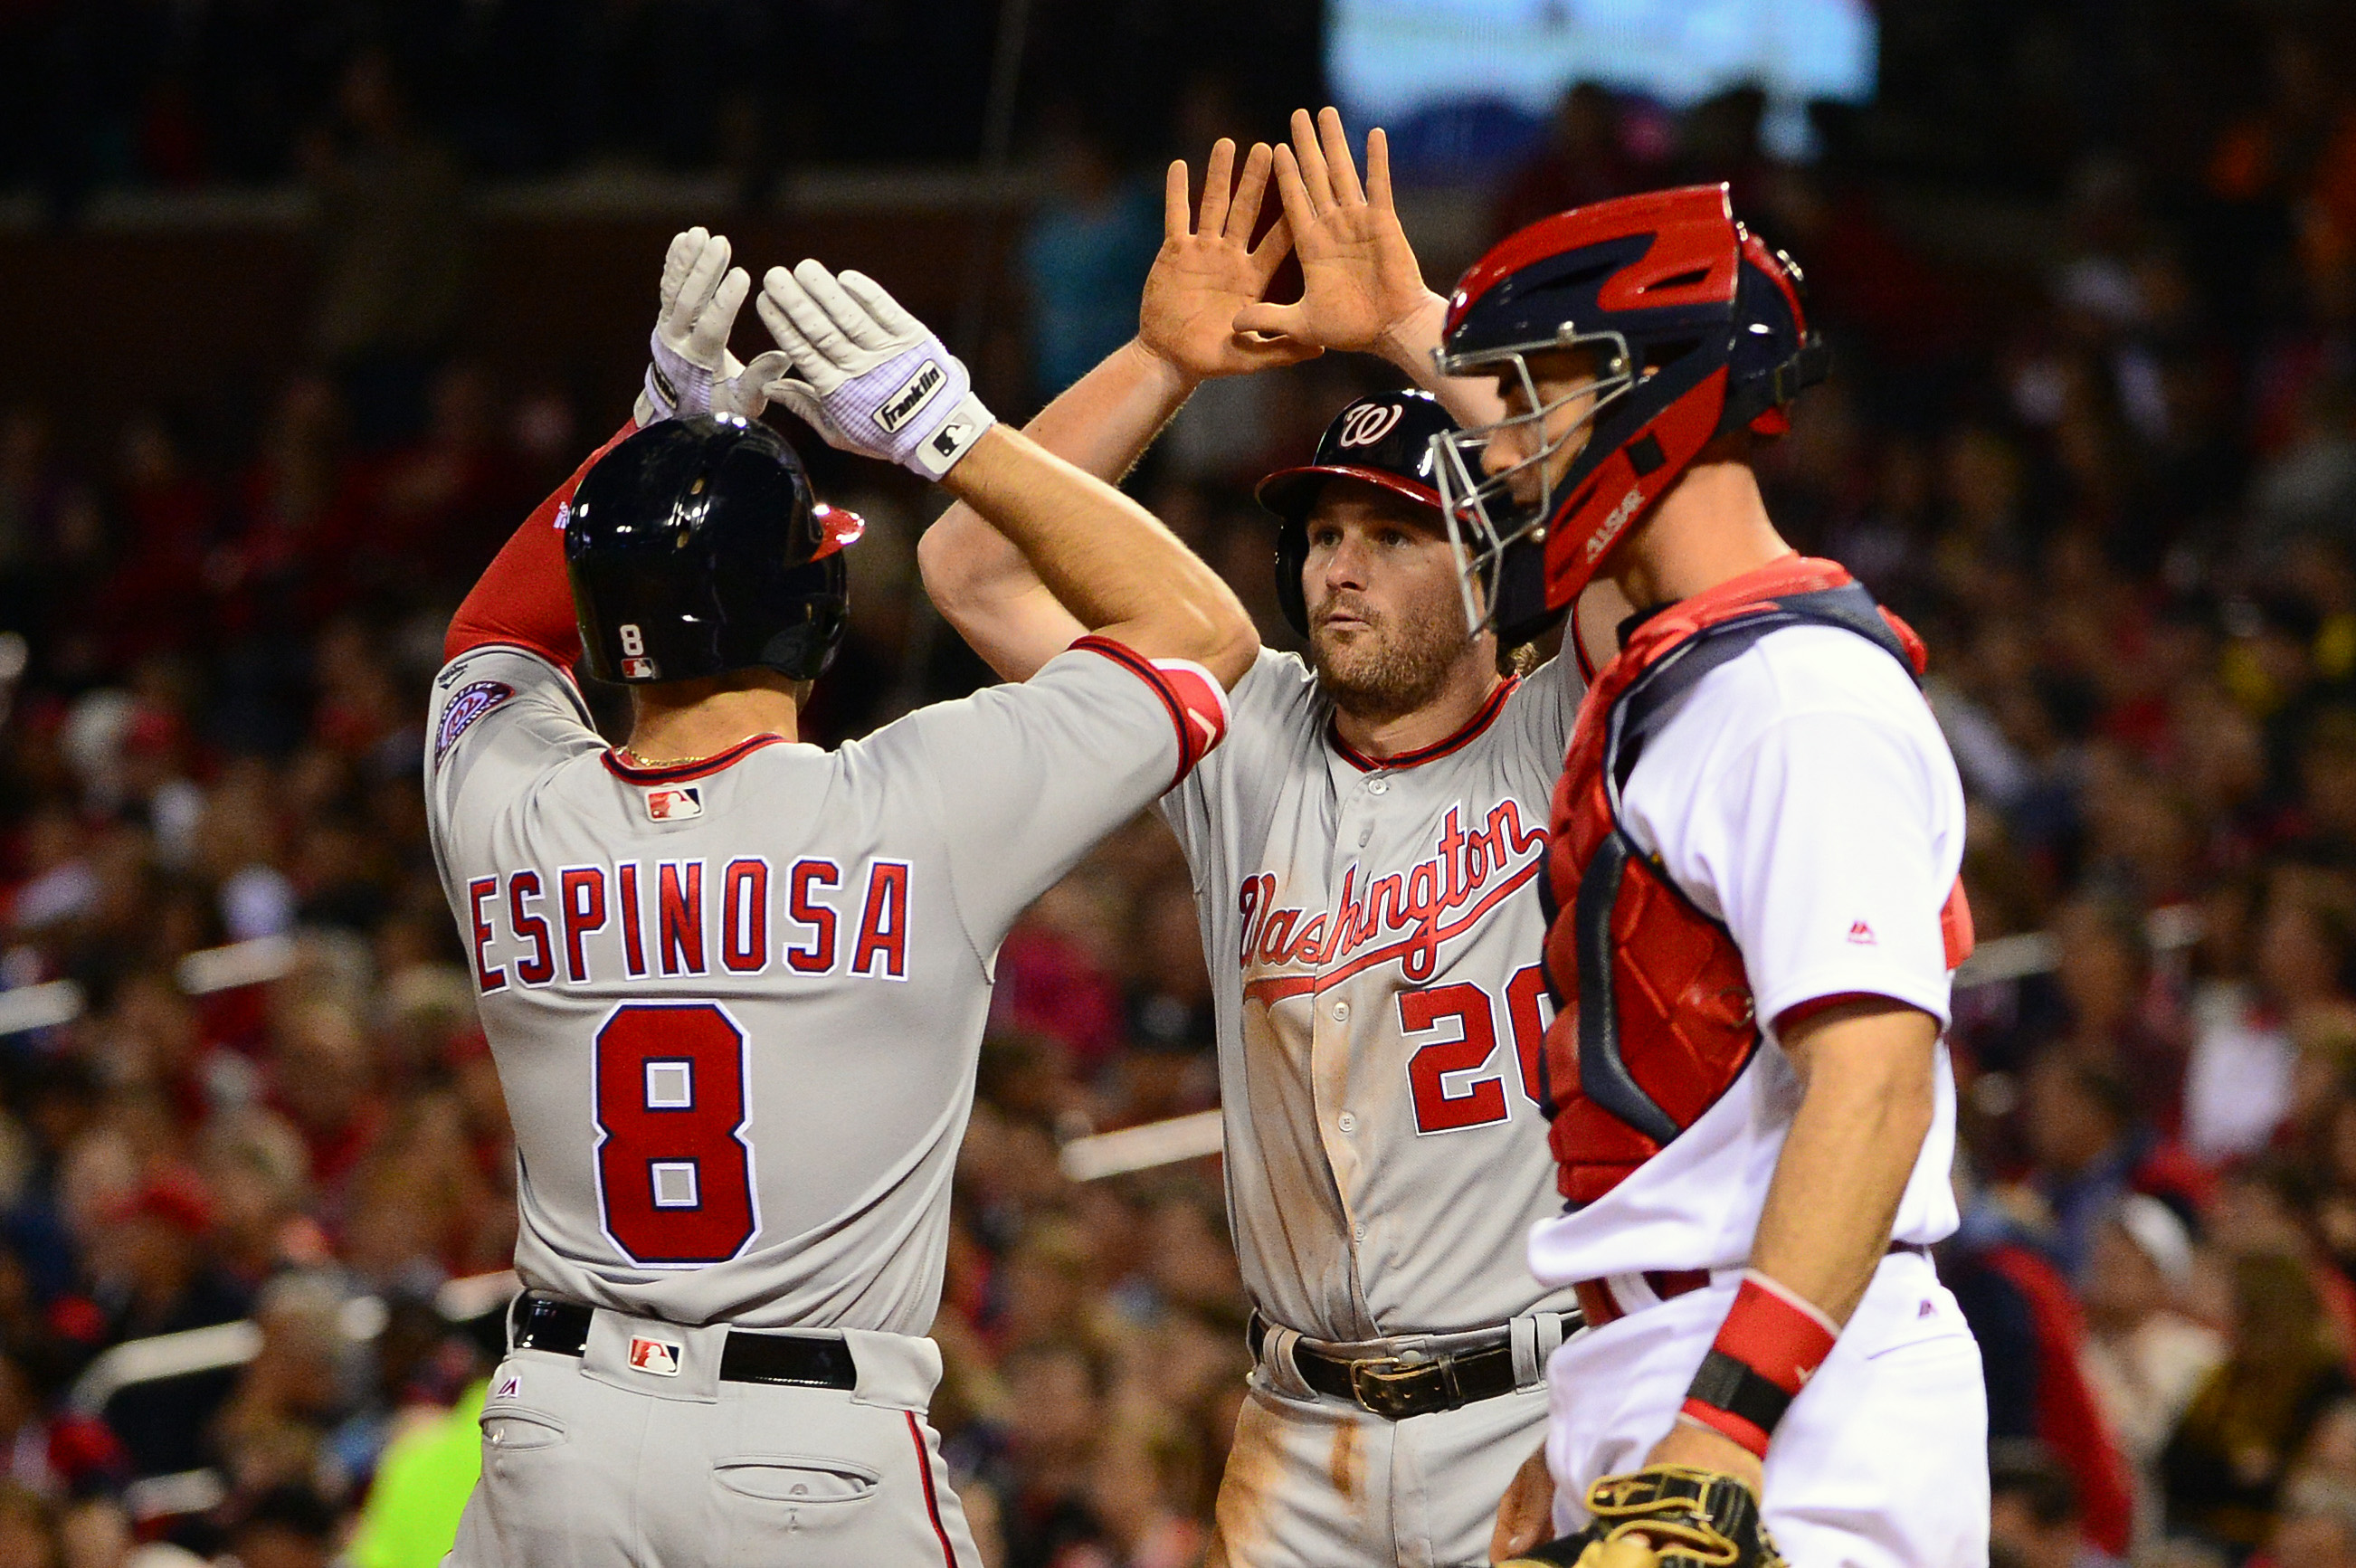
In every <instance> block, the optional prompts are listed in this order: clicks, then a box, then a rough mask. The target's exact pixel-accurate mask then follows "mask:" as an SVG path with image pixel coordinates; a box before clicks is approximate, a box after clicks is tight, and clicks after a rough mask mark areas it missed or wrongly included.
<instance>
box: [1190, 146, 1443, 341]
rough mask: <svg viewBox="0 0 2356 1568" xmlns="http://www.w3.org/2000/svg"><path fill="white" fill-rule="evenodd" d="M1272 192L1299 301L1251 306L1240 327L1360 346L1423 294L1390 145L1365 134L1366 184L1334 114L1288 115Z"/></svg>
mask: <svg viewBox="0 0 2356 1568" xmlns="http://www.w3.org/2000/svg"><path fill="white" fill-rule="evenodd" d="M1275 172H1276V185H1277V193H1278V195H1279V196H1280V198H1281V199H1282V200H1283V202H1284V218H1285V221H1286V223H1287V224H1289V225H1290V227H1291V230H1292V242H1293V246H1294V249H1295V250H1296V251H1298V252H1299V253H1300V256H1301V280H1302V283H1303V285H1304V287H1303V289H1302V292H1301V302H1300V303H1299V304H1298V305H1255V306H1249V307H1248V308H1247V309H1245V310H1243V311H1241V312H1239V313H1238V314H1237V317H1236V318H1235V326H1236V328H1237V330H1239V331H1258V332H1280V333H1284V334H1286V335H1287V336H1289V337H1291V338H1298V339H1300V340H1301V341H1303V342H1309V343H1315V344H1318V345H1319V346H1321V347H1323V348H1327V349H1345V350H1350V351H1353V352H1365V351H1368V350H1372V349H1377V348H1379V347H1380V345H1381V343H1382V339H1383V338H1384V335H1385V334H1386V333H1387V332H1389V331H1391V330H1392V329H1393V328H1395V327H1396V326H1397V325H1398V323H1399V322H1401V321H1403V320H1405V319H1406V318H1407V317H1409V316H1411V315H1412V314H1414V312H1415V311H1416V310H1417V309H1418V308H1419V306H1422V305H1423V304H1424V302H1425V301H1426V300H1427V299H1428V298H1429V297H1430V295H1428V293H1427V292H1426V290H1425V288H1424V286H1423V270H1422V269H1421V268H1420V267H1419V266H1418V265H1417V264H1416V259H1415V252H1414V250H1413V248H1412V247H1410V246H1409V245H1408V242H1407V231H1405V230H1404V229H1402V228H1401V227H1400V226H1399V220H1398V208H1397V207H1396V206H1395V205H1394V204H1393V202H1392V199H1391V168H1390V145H1389V142H1388V140H1387V138H1386V137H1385V136H1384V134H1383V133H1382V132H1381V130H1379V129H1376V130H1375V131H1373V132H1371V133H1370V134H1368V135H1367V137H1366V183H1365V186H1364V187H1361V186H1360V185H1359V183H1358V170H1357V166H1356V164H1355V161H1354V160H1353V159H1352V158H1351V156H1350V144H1349V140H1348V138H1347V136H1346V135H1345V134H1344V132H1343V129H1342V116H1341V115H1340V114H1339V113H1336V112H1335V111H1333V110H1332V109H1328V110H1326V111H1324V112H1323V113H1321V114H1319V115H1318V116H1317V118H1316V119H1315V120H1314V121H1312V120H1311V118H1310V117H1309V113H1308V111H1307V110H1295V111H1294V112H1293V115H1292V145H1290V146H1289V147H1279V148H1278V149H1277V150H1276V171H1275Z"/></svg>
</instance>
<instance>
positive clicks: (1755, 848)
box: [1440, 186, 1988, 1568]
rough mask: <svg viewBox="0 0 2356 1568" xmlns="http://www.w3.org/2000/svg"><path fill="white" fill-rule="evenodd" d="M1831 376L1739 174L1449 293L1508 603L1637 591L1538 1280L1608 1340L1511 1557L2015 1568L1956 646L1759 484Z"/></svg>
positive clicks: (1578, 848) (1537, 1247) (1568, 1384)
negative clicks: (1981, 1147)
mask: <svg viewBox="0 0 2356 1568" xmlns="http://www.w3.org/2000/svg"><path fill="white" fill-rule="evenodd" d="M1444 363H1445V366H1446V368H1447V369H1448V370H1449V371H1451V372H1453V373H1456V374H1460V375H1473V374H1488V375H1492V376H1494V377H1495V378H1496V380H1497V382H1498V385H1499V390H1500V392H1501V395H1502V396H1503V397H1504V398H1505V403H1506V406H1507V417H1506V418H1505V420H1503V421H1502V422H1500V423H1498V424H1495V425H1494V426H1491V427H1489V428H1487V429H1483V430H1473V431H1467V432H1464V433H1462V434H1461V435H1451V436H1447V437H1444V438H1443V440H1442V442H1441V445H1442V446H1443V448H1444V450H1443V452H1442V454H1441V473H1440V479H1441V489H1442V490H1443V492H1444V493H1445V494H1446V496H1447V504H1448V514H1449V517H1450V520H1451V525H1452V526H1454V527H1456V528H1457V529H1458V530H1459V531H1460V532H1461V533H1462V535H1463V536H1464V537H1465V538H1466V539H1467V540H1468V542H1469V543H1470V545H1471V547H1472V549H1471V553H1472V565H1473V575H1474V577H1475V580H1476V583H1479V584H1483V585H1490V588H1491V591H1490V593H1489V595H1488V597H1489V600H1490V602H1500V603H1505V604H1507V605H1512V604H1517V603H1530V602H1536V603H1537V604H1539V605H1541V606H1551V607H1556V608H1557V609H1559V608H1560V607H1564V606H1567V605H1569V603H1570V602H1571V601H1572V599H1573V598H1574V597H1575V596H1577V595H1578V594H1579V593H1580V590H1581V588H1582V587H1583V586H1584V585H1586V583H1587V582H1588V581H1589V579H1590V578H1591V577H1592V576H1594V575H1596V574H1598V573H1599V572H1600V573H1601V574H1604V575H1608V576H1610V577H1612V579H1614V580H1616V581H1617V583H1618V584H1619V586H1620V588H1621V589H1622V593H1623V594H1624V595H1625V596H1626V597H1627V599H1628V601H1629V602H1630V603H1631V604H1633V605H1634V606H1636V607H1638V613H1637V615H1636V616H1635V617H1634V618H1632V619H1631V620H1630V621H1629V622H1628V623H1626V624H1625V625H1623V626H1622V628H1621V648H1620V650H1619V651H1618V653H1617V655H1616V656H1615V657H1613V658H1612V660H1611V661H1610V662H1609V663H1608V664H1606V665H1605V667H1604V668H1603V669H1602V671H1601V672H1600V673H1599V674H1598V675H1597V676H1596V678H1595V681H1594V682H1593V684H1592V686H1591V688H1590V690H1589V692H1588V693H1587V695H1586V698H1585V700H1584V702H1583V703H1582V705H1581V707H1580V713H1579V720H1578V726H1577V729H1576V732H1575V734H1574V735H1573V736H1572V740H1571V744H1570V748H1569V757H1568V760H1567V762H1566V764H1565V767H1564V771H1563V775H1562V779H1561V783H1560V785H1559V787H1558V789H1557V791H1556V793H1555V796H1554V804H1553V810H1552V813H1551V817H1550V825H1551V843H1550V845H1549V848H1548V851H1547V854H1548V865H1547V881H1548V884H1549V889H1550V893H1551V908H1553V909H1554V910H1555V911H1556V913H1555V914H1554V916H1553V919H1552V926H1551V929H1550V930H1549V932H1548V935H1547V944H1546V948H1545V954H1546V963H1547V976H1548V978H1549V980H1550V982H1551V983H1552V986H1553V989H1554V991H1555V993H1556V994H1557V995H1558V996H1559V997H1561V998H1562V1003H1563V1004H1562V1008H1561V1010H1560V1012H1559V1013H1558V1015H1557V1016H1556V1018H1555V1021H1554V1023H1553V1025H1552V1026H1551V1027H1550V1028H1549V1030H1548V1032H1547V1040H1546V1049H1545V1051H1544V1053H1543V1057H1542V1063H1541V1065H1542V1076H1543V1082H1542V1083H1541V1085H1540V1093H1541V1097H1542V1098H1543V1099H1544V1100H1545V1101H1546V1102H1547V1115H1548V1117H1549V1119H1550V1121H1551V1122H1552V1128H1551V1133H1550V1143H1551V1145H1552V1148H1553V1153H1554V1155H1555V1158H1556V1160H1557V1161H1558V1165H1559V1176H1558V1181H1559V1189H1560V1193H1561V1197H1562V1199H1563V1207H1562V1210H1561V1212H1560V1213H1559V1214H1558V1215H1556V1216H1554V1217H1552V1218H1549V1219H1547V1220H1545V1221H1544V1222H1543V1223H1541V1224H1539V1225H1537V1227H1536V1228H1535V1229H1534V1230H1533V1232H1532V1234H1531V1238H1530V1246H1529V1255H1530V1261H1531V1263H1532V1266H1533V1268H1534V1271H1535V1273H1537V1277H1538V1278H1539V1279H1540V1280H1541V1281H1543V1282H1545V1283H1547V1284H1549V1285H1552V1286H1569V1287H1570V1288H1571V1289H1573V1290H1575V1291H1576V1292H1577V1294H1578V1296H1579V1300H1580V1305H1581V1306H1582V1308H1583V1309H1584V1315H1585V1317H1586V1320H1587V1323H1588V1328H1587V1331H1586V1332H1584V1333H1582V1334H1581V1335H1580V1336H1579V1337H1577V1338H1575V1339H1573V1340H1571V1341H1569V1342H1568V1343H1567V1344H1565V1345H1564V1346H1563V1348H1561V1349H1560V1350H1559V1351H1558V1353H1557V1354H1556V1356H1555V1358H1554V1359H1553V1362H1552V1364H1551V1365H1550V1366H1549V1368H1548V1382H1549V1385H1550V1387H1551V1389H1552V1391H1553V1414H1552V1419H1551V1422H1550V1423H1549V1426H1548V1430H1547V1442H1546V1445H1545V1449H1544V1453H1543V1459H1542V1465H1543V1468H1541V1467H1540V1466H1541V1462H1540V1461H1533V1464H1532V1466H1531V1467H1530V1470H1529V1472H1528V1474H1527V1475H1526V1477H1525V1478H1524V1479H1523V1480H1522V1481H1520V1482H1517V1484H1516V1487H1515V1490H1514V1493H1513V1495H1511V1496H1509V1497H1508V1498H1506V1500H1505V1507H1504V1508H1503V1509H1501V1515H1500V1520H1499V1535H1500V1537H1501V1540H1500V1542H1499V1545H1500V1547H1501V1548H1503V1549H1504V1550H1503V1551H1502V1552H1501V1555H1511V1554H1512V1552H1513V1551H1515V1550H1516V1549H1522V1548H1526V1547H1527V1546H1528V1544H1529V1543H1530V1542H1531V1541H1533V1539H1534V1538H1537V1537H1542V1536H1545V1535H1547V1534H1548V1533H1558V1535H1559V1536H1560V1539H1558V1540H1556V1541H1553V1542H1552V1543H1551V1544H1548V1545H1546V1546H1543V1547H1537V1548H1535V1549H1534V1550H1530V1551H1529V1552H1528V1557H1527V1559H1526V1561H1533V1562H1543V1563H1563V1564H1568V1563H1575V1562H1578V1561H1579V1560H1580V1557H1581V1555H1582V1553H1583V1552H1586V1551H1587V1550H1589V1549H1590V1547H1592V1546H1593V1545H1594V1544H1595V1543H1596V1542H1598V1541H1603V1540H1606V1539H1610V1538H1622V1539H1623V1540H1625V1541H1626V1543H1627V1546H1628V1548H1629V1550H1634V1549H1635V1543H1636V1542H1637V1541H1644V1540H1649V1541H1651V1542H1652V1545H1653V1546H1654V1547H1656V1548H1659V1549H1660V1550H1661V1552H1662V1553H1663V1556H1664V1557H1665V1560H1667V1561H1673V1562H1676V1563H1699V1562H1704V1561H1707V1562H1710V1563H1733V1562H1764V1561H1769V1560H1770V1559H1771V1558H1772V1553H1773V1551H1774V1550H1775V1548H1777V1547H1780V1548H1781V1549H1782V1550H1783V1551H1784V1552H1788V1553H1789V1554H1790V1556H1791V1560H1792V1561H1793V1562H1794V1563H1803V1564H1806V1565H1807V1568H1842V1565H1853V1568H1977V1565H1979V1564H1983V1563H1986V1562H1987V1523H1988V1492H1987V1467H1986V1452H1985V1444H1986V1437H1987V1416H1986V1409H1985V1403H1984V1395H1983V1386H1982V1382H1981V1375H1980V1362H1979V1354H1978V1349H1977V1347H1976V1345H1975V1343H1974V1341H1973V1339H1972V1337H1971V1334H1970V1331H1969V1329H1968V1328H1966V1327H1965V1323H1964V1319H1963V1316H1962V1314H1961V1313H1960V1312H1959V1311H1958V1310H1957V1308H1956V1305H1955V1302H1954V1298H1953V1297H1952V1296H1950V1295H1949V1294H1948V1293H1947V1292H1946V1290H1945V1289H1944V1288H1943V1287H1942V1286H1941V1284H1940V1283H1939V1281H1938V1276H1937V1274H1936V1273H1934V1271H1933V1268H1932V1264H1931V1260H1930V1255H1929V1249H1930V1247H1931V1246H1932V1244H1933V1243H1934V1242H1936V1241H1938V1240H1941V1239H1942V1238H1944V1237H1945V1236H1946V1235H1947V1234H1949V1233H1950V1232H1951V1231H1952V1230H1954V1227H1955V1209H1954V1199H1953V1197H1952V1196H1951V1194H1950V1191H1949V1187H1948V1182H1947V1171H1948V1165H1949V1163H1950V1160H1951V1158H1952V1155H1953V1153H1954V1090H1953V1087H1952V1083H1951V1080H1950V1078H1949V1071H1948V1064H1947V1058H1946V1054H1945V1050H1944V1047H1943V1046H1942V1044H1941V1032H1942V1030H1943V1029H1944V1026H1945V1024H1946V1022H1947V1007H1948V993H1949V979H1950V971H1951V970H1952V969H1953V967H1954V965H1955V964H1956V963H1957V962H1958V961H1961V959H1962V958H1963V957H1964V956H1965V954H1966V953H1967V952H1968V951H1969V950H1970V946H1971V937H1970V924H1969V915H1968V912H1967V910H1966V908H1965V904H1964V900H1963V895H1962V888H1961V885H1960V884H1959V883H1958V881H1957V870H1958V866H1959V865H1960V863H1961V859H1962V854H1963V846H1964V801H1963V792H1962V789H1961V786H1960V784H1959V782H1958V780H1957V778H1956V773H1955V768H1954V760H1953V758H1952V757H1950V756H1949V755H1948V751H1947V747H1946V745H1945V743H1944V740H1943V739H1942V738H1941V736H1940V733H1939V729H1938V726H1937V725H1936V724H1934V723H1933V720H1932V717H1931V714H1930V711H1929V709H1928V707H1927V706H1926V705H1925V704H1924V703H1923V701H1922V695H1921V693H1920V692H1919V690H1918V689H1917V686H1916V682H1917V681H1918V679H1919V678H1920V676H1921V674H1922V663H1923V653H1922V644H1921V642H1920V641H1918V640H1917V639H1915V637H1914V635H1913V633H1912V632H1911V631H1910V630H1908V629H1907V628H1906V627H1905V626H1904V625H1903V624H1902V623H1901V622H1899V621H1898V620H1897V619H1896V618H1893V617H1890V616H1889V615H1887V614H1886V613H1885V612H1882V611H1881V610H1880V609H1879V607H1877V606H1876V605H1875V604H1874V602H1873V600H1872V599H1871V598H1870V597H1869V596H1868V595H1867V594H1866V593H1865V591H1864V590H1863V589H1862V588H1860V587H1858V585H1856V584H1854V583H1853V582H1851V581H1850V579H1849V577H1848V575H1847V573H1845V572H1843V571H1842V570H1841V569H1840V568H1839V567H1838V566H1837V565H1835V564H1832V563H1830V562H1827V561H1815V560H1808V559H1804V558H1803V557H1801V556H1799V555H1796V554H1794V553H1793V551H1792V549H1791V547H1790V546H1789V545H1787V544H1786V543H1784V542H1783V539H1782V538H1781V537H1780V536H1779V535H1778V534H1777V533H1776V532H1775V529H1774V527H1773V525H1772V522H1771V521H1769V519H1768V516H1767V513H1766V510H1765V508H1764V506H1763V505H1762V502H1761V499H1760V492H1759V487H1758V484H1757V481H1756V480H1755V478H1753V476H1752V472H1751V467H1750V464H1749V458H1750V455H1751V450H1752V446H1753V444H1754V443H1755V442H1757V441H1759V440H1761V439H1763V438H1767V437H1772V436H1774V435H1780V434H1781V433H1782V432H1783V430H1784V429H1785V428H1787V416H1786V413H1785V410H1786V409H1787V407H1788V406H1789V404H1790V403H1791V402H1792V400H1793V398H1794V396H1795V395H1796V394H1797V393H1798V392H1799V391H1800V390H1801V389H1802V388H1804V387H1805V386H1807V385H1808V384H1810V383H1811V382H1813V381H1818V380H1821V379H1822V378H1823V376H1824V373H1825V370H1826V353H1825V349H1824V348H1823V346H1822V344H1821V343H1820V342H1819V340H1818V339H1816V338H1815V337H1814V336H1813V335H1812V334H1811V333H1810V332H1809V330H1808V328H1807V323H1806V319H1805V317H1804V314H1803V309H1802V305H1801V299H1800V295H1799V274H1798V271H1797V269H1796V268H1795V267H1794V266H1793V265H1792V264H1791V263H1790V262H1789V261H1788V259H1786V258H1784V257H1783V256H1781V255H1779V254H1777V253H1776V252H1771V251H1770V250H1769V249H1768V248H1767V247H1766V246H1765V245H1764V244H1763V243H1762V242H1760V241H1759V240H1758V239H1757V238H1756V237H1755V236H1752V235H1751V234H1749V233H1747V232H1746V231H1744V230H1743V229H1742V227H1741V226H1740V224H1738V223H1736V222H1735V220H1734V218H1733V215H1732V211H1731V209H1730V203H1729V199H1728V193H1727V189H1726V188H1725V187H1723V186H1713V187H1695V188H1687V189H1682V190H1673V191H1665V192H1661V193H1657V194H1654V195H1648V196H1640V197H1630V198H1626V199H1619V200H1612V201H1605V202H1600V203H1597V204H1595V205H1593V206H1590V207H1584V208H1580V209H1576V210H1573V211H1570V212H1567V213H1563V214H1559V215H1558V216H1556V217H1553V218H1549V219H1546V220H1542V221H1540V222H1538V223H1536V224H1533V225H1531V226H1530V227H1529V228H1526V229H1525V230H1523V231H1520V232H1519V233H1516V234H1515V235H1513V236H1511V237H1509V238H1508V239H1506V240H1505V241H1504V242H1501V243H1500V244H1499V245H1498V246H1497V247H1496V248H1495V249H1494V250H1493V251H1491V252H1489V254H1488V255H1487V256H1485V257H1483V259H1482V260H1481V261H1480V262H1478V263H1475V264H1474V266H1473V267H1472V270H1471V271H1469V272H1468V273H1466V274H1465V275H1464V277H1463V279H1462V282H1461V283H1460V284H1459V285H1458V287H1457V290H1456V294H1455V296H1454V298H1453V299H1452V300H1451V303H1450V306H1449V314H1448V321H1447V328H1446V344H1445V358H1444ZM1541 541H1542V546H1541V553H1538V554H1524V555H1519V556H1516V555H1514V554H1513V553H1510V551H1509V549H1508V548H1507V547H1508V546H1509V545H1511V544H1513V543H1515V542H1529V543H1539V542H1541ZM1515 573H1526V574H1528V575H1530V576H1531V577H1532V578H1534V579H1537V583H1538V584H1539V585H1540V586H1537V588H1536V589H1535V591H1531V592H1525V593H1519V594H1517V593H1515V591H1513V590H1511V589H1510V588H1507V587H1504V586H1501V585H1498V580H1499V579H1500V578H1502V577H1508V576H1511V575H1515ZM1505 629H1506V632H1507V634H1508V635H1510V634H1511V632H1512V630H1513V628H1512V627H1511V626H1510V625H1508V626H1507V627H1506V628H1505ZM1547 1471H1550V1472H1551V1481H1550V1482H1549V1480H1548V1479H1547V1474H1546V1472H1547ZM1549 1501H1550V1503H1551V1508H1550V1510H1549V1509H1547V1503H1548V1502H1549ZM1762 1505H1763V1528H1762ZM1548 1511H1550V1514H1551V1518H1550V1519H1548V1518H1547V1517H1546V1515H1547V1512H1548ZM1602 1555H1604V1556H1605V1557H1607V1558H1609V1560H1610V1561H1612V1562H1614V1563H1618V1562H1621V1561H1622V1560H1623V1557H1625V1560H1627V1561H1630V1562H1642V1561H1649V1560H1650V1559H1649V1555H1645V1556H1626V1553H1625V1552H1618V1553H1615V1552H1604V1553H1602Z"/></svg>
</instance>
